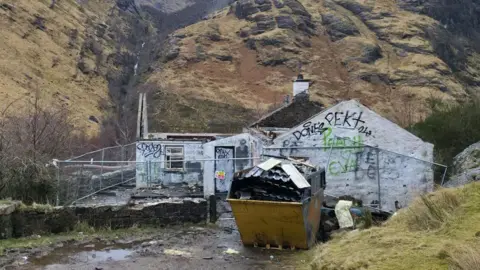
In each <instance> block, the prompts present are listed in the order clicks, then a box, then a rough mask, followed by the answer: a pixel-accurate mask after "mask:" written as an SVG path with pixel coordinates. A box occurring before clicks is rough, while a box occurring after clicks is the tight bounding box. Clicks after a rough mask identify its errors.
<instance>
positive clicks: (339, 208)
mask: <svg viewBox="0 0 480 270" xmlns="http://www.w3.org/2000/svg"><path fill="white" fill-rule="evenodd" d="M350 207H352V202H351V201H342V200H340V201H338V203H337V205H335V215H336V216H337V220H338V225H339V226H340V228H342V229H343V228H351V227H353V225H354V223H353V218H352V215H351V214H350Z"/></svg>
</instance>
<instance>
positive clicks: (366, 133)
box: [358, 126, 372, 137]
mask: <svg viewBox="0 0 480 270" xmlns="http://www.w3.org/2000/svg"><path fill="white" fill-rule="evenodd" d="M358 132H360V133H363V134H365V136H367V137H368V136H370V135H372V131H371V130H368V127H365V126H361V127H359V128H358Z"/></svg>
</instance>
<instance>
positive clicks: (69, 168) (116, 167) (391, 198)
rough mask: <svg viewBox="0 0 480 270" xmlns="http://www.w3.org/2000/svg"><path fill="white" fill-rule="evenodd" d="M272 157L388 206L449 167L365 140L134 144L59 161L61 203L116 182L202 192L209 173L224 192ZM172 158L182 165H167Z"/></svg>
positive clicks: (162, 191) (401, 202)
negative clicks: (301, 161)
mask: <svg viewBox="0 0 480 270" xmlns="http://www.w3.org/2000/svg"><path fill="white" fill-rule="evenodd" d="M269 157H280V158H286V157H293V158H305V159H306V160H308V162H309V163H311V164H313V165H317V166H321V167H324V168H325V171H326V173H327V189H326V191H325V192H326V194H328V195H331V196H335V197H339V196H343V195H350V196H353V197H356V198H357V199H361V200H362V201H363V202H364V203H365V204H367V205H372V206H375V207H377V208H379V209H382V210H386V211H395V209H398V208H399V207H404V206H406V205H407V204H408V202H410V201H411V200H412V198H413V197H415V196H417V195H418V194H422V193H425V192H428V191H430V190H431V189H433V183H434V182H437V183H440V182H442V181H443V179H442V177H444V176H445V172H446V169H447V168H446V166H444V165H441V164H436V163H433V162H428V161H425V160H421V159H418V158H414V157H410V156H406V155H402V154H398V153H395V152H392V151H388V150H384V149H381V148H378V147H372V146H368V145H361V144H348V143H343V144H337V143H336V144H332V145H330V146H328V147H290V148H287V147H281V148H264V149H263V154H262V155H261V156H260V157H259V158H225V159H184V160H175V161H174V162H170V163H169V164H167V163H168V162H166V160H165V157H163V156H162V157H154V158H152V159H151V160H146V161H142V162H136V161H135V160H136V145H135V144H130V145H126V146H121V147H111V148H106V149H102V150H98V151H94V152H90V153H87V154H85V155H82V156H79V157H76V158H72V159H70V160H67V161H62V162H59V163H58V166H57V168H58V169H57V181H58V194H57V205H66V204H71V203H75V202H79V201H82V200H84V199H87V198H89V197H91V196H92V195H95V194H98V193H100V192H103V191H108V190H111V188H112V187H117V186H130V187H137V192H140V193H141V192H142V191H141V190H142V189H145V190H150V191H148V192H147V191H143V192H144V193H148V194H153V193H154V195H155V194H156V196H159V197H165V198H166V197H169V196H179V194H180V195H184V196H202V195H203V192H204V191H203V184H204V180H205V177H208V178H211V179H214V181H215V192H226V191H227V190H228V188H229V185H228V183H226V182H225V181H222V178H223V179H229V178H233V174H234V172H236V171H239V170H243V169H247V168H249V167H251V166H254V165H256V164H258V163H259V162H261V161H263V160H266V159H268V158H269ZM174 163H176V164H177V166H180V167H178V168H169V166H172V164H174ZM179 164H180V165H179ZM193 186H198V187H196V188H193ZM138 190H140V191H138ZM152 190H153V191H152ZM152 192H153V193H152ZM142 194H143V193H142ZM125 196H127V195H125Z"/></svg>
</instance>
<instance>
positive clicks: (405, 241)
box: [311, 183, 480, 270]
mask: <svg viewBox="0 0 480 270" xmlns="http://www.w3.org/2000/svg"><path fill="white" fill-rule="evenodd" d="M479 204H480V183H474V184H470V185H467V186H465V187H461V188H457V189H441V190H439V191H437V192H434V193H432V194H429V195H426V196H423V197H420V198H418V199H417V200H416V201H415V202H414V203H412V205H411V206H409V207H408V208H406V209H402V210H401V211H399V212H398V213H397V214H396V215H395V216H394V217H392V218H391V219H390V220H389V221H387V222H386V223H385V224H384V225H383V226H381V227H376V228H372V229H368V230H364V231H356V232H350V233H344V234H342V235H338V236H336V237H335V238H334V239H333V240H332V241H331V242H329V243H327V244H322V245H320V246H318V247H317V248H316V249H315V250H314V251H313V255H314V259H313V261H312V263H311V267H312V269H382V270H383V269H385V270H388V269H448V267H449V266H451V267H456V268H455V269H479V268H478V262H479V260H478V259H479V258H480V257H479V255H480V254H479V253H478V251H476V250H475V248H476V247H477V244H478V240H477V241H474V240H472V239H475V238H476V237H478V235H479V232H480V211H479V210H478V209H479V208H478V205H479Z"/></svg>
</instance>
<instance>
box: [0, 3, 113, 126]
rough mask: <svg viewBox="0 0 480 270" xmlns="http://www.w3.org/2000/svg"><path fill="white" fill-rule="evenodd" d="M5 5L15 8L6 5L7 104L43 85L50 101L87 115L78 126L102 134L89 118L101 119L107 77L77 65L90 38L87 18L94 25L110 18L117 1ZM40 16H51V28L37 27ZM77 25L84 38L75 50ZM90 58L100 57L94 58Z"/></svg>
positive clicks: (2, 82)
mask: <svg viewBox="0 0 480 270" xmlns="http://www.w3.org/2000/svg"><path fill="white" fill-rule="evenodd" d="M84 2H85V1H84ZM3 3H7V4H11V5H12V6H13V7H14V8H13V11H8V10H3V9H0V36H1V39H0V59H1V60H0V100H2V104H7V103H8V102H10V101H12V100H15V99H18V98H21V97H24V96H28V95H29V94H30V93H32V92H33V90H32V88H34V87H38V88H40V89H42V98H43V99H44V100H46V101H47V102H48V103H50V104H64V105H66V106H70V107H71V110H72V111H73V112H74V113H75V116H77V118H79V119H81V120H80V122H78V123H77V124H78V125H82V126H85V127H86V128H87V129H88V131H90V132H96V130H98V126H97V125H96V124H93V123H92V122H90V121H88V117H89V116H90V115H95V116H96V117H101V115H102V112H101V110H100V109H99V108H98V102H99V101H100V100H101V99H104V98H108V89H107V82H106V80H105V79H104V78H103V77H102V76H87V75H83V74H82V73H81V72H79V71H78V70H77V68H76V66H77V60H78V54H79V51H80V47H81V44H82V43H83V41H84V39H85V33H86V28H87V23H86V22H87V18H90V19H91V21H92V22H93V23H94V24H95V23H98V22H104V18H105V17H106V16H107V15H108V10H109V8H111V7H112V5H113V4H114V1H113V0H107V1H100V0H92V1H88V2H85V3H86V4H85V5H84V6H83V9H82V8H80V5H79V4H78V3H77V1H74V0H65V1H57V4H56V6H55V8H53V9H50V8H49V5H50V3H51V1H49V0H6V1H3ZM35 15H39V16H41V17H43V18H45V27H46V30H45V31H42V30H39V29H35V27H34V26H33V25H32V23H31V22H32V21H33V20H34V19H35ZM73 29H77V30H78V40H77V41H76V44H75V47H74V48H71V47H70V46H69V34H70V31H71V30H73ZM100 42H102V41H100ZM102 45H103V47H104V50H105V51H108V50H109V44H106V43H105V42H104V43H103V44H102ZM89 58H90V60H92V61H94V57H93V56H89ZM29 78H31V79H29ZM3 102H5V103H3Z"/></svg>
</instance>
